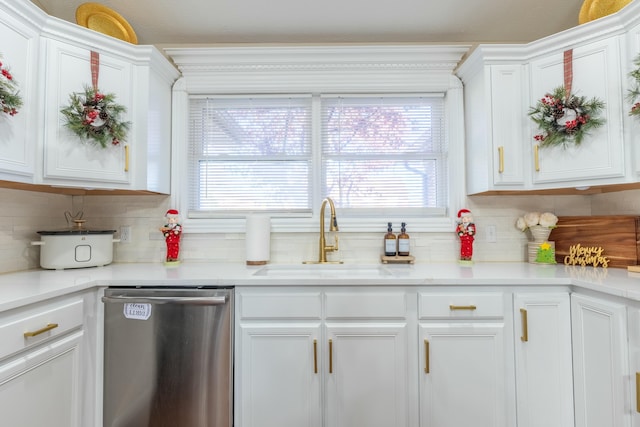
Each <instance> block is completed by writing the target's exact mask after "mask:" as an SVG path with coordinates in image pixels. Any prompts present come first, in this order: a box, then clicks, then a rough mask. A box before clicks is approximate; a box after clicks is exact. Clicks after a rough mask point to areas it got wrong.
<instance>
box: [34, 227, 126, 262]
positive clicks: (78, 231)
mask: <svg viewBox="0 0 640 427" xmlns="http://www.w3.org/2000/svg"><path fill="white" fill-rule="evenodd" d="M74 223H75V225H74V226H73V227H70V228H67V229H63V230H53V231H38V234H39V235H40V240H39V241H35V242H31V244H32V245H37V246H40V267H42V268H45V269H53V270H61V269H66V268H82V267H100V266H103V265H107V264H110V263H111V262H112V261H113V243H116V242H119V241H120V240H118V239H114V238H113V235H114V233H115V232H116V231H115V230H94V229H88V228H85V227H84V226H83V224H84V221H83V220H74Z"/></svg>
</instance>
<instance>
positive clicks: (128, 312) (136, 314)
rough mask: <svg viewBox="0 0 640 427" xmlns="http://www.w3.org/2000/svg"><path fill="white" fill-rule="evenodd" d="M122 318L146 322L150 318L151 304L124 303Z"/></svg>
mask: <svg viewBox="0 0 640 427" xmlns="http://www.w3.org/2000/svg"><path fill="white" fill-rule="evenodd" d="M124 317H126V318H127V319H138V320H147V319H149V317H151V304H145V303H139V302H129V303H125V305H124Z"/></svg>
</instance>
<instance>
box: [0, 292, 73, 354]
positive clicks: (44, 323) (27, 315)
mask: <svg viewBox="0 0 640 427" xmlns="http://www.w3.org/2000/svg"><path fill="white" fill-rule="evenodd" d="M82 321H83V301H82V299H79V298H78V299H74V300H70V301H65V302H59V303H56V304H50V305H44V306H39V307H37V308H31V309H30V308H26V309H24V310H19V311H17V312H16V313H15V314H12V315H8V316H4V317H0V358H3V357H5V356H8V355H10V354H13V353H16V352H18V351H21V350H23V349H26V348H28V347H30V346H33V345H35V344H38V343H41V342H42V341H45V340H47V339H49V338H51V337H55V336H57V335H61V334H64V333H65V332H68V331H69V330H71V329H74V328H80V327H82Z"/></svg>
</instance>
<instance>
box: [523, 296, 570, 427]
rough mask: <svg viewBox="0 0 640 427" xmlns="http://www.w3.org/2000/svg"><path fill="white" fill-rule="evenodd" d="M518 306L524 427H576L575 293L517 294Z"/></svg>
mask: <svg viewBox="0 0 640 427" xmlns="http://www.w3.org/2000/svg"><path fill="white" fill-rule="evenodd" d="M513 306H514V323H515V328H514V333H515V340H514V341H515V361H516V396H517V408H518V410H517V413H518V427H546V426H556V427H573V425H574V417H573V372H572V368H571V367H572V361H571V313H570V299H569V293H568V292H561V293H549V292H542V293H516V294H515V296H514V305H513Z"/></svg>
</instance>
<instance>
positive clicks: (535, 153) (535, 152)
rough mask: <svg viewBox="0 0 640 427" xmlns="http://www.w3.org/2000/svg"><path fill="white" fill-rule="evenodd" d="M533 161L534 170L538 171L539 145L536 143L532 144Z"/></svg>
mask: <svg viewBox="0 0 640 427" xmlns="http://www.w3.org/2000/svg"><path fill="white" fill-rule="evenodd" d="M533 163H534V166H535V168H536V172H540V146H539V145H538V144H536V145H534V146H533Z"/></svg>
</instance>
